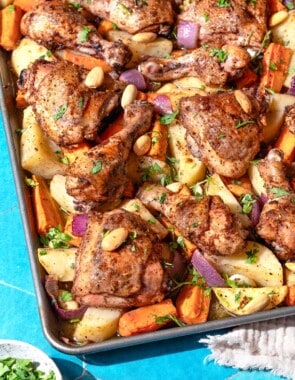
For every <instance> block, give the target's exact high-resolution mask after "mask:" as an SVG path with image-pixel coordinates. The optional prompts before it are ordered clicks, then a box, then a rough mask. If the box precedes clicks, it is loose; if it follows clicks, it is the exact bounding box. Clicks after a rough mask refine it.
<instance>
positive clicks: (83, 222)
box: [72, 214, 88, 236]
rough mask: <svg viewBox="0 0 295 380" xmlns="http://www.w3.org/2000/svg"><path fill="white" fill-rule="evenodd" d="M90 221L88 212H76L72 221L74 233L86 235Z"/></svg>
mask: <svg viewBox="0 0 295 380" xmlns="http://www.w3.org/2000/svg"><path fill="white" fill-rule="evenodd" d="M87 222H88V216H87V214H76V215H74V216H73V221H72V234H73V235H75V236H84V234H85V231H86V227H87Z"/></svg>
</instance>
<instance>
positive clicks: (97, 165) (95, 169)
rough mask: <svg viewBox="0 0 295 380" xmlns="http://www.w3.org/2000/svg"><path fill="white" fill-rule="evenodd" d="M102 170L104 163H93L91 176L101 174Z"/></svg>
mask: <svg viewBox="0 0 295 380" xmlns="http://www.w3.org/2000/svg"><path fill="white" fill-rule="evenodd" d="M101 169H102V161H94V162H93V167H92V169H91V170H90V173H91V174H96V173H99V172H100V171H101Z"/></svg>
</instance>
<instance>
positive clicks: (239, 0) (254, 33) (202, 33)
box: [179, 0, 267, 49]
mask: <svg viewBox="0 0 295 380" xmlns="http://www.w3.org/2000/svg"><path fill="white" fill-rule="evenodd" d="M266 4H267V1H266V0H258V1H255V2H254V1H245V0H229V1H226V2H221V1H220V2H218V1H217V0H193V1H184V2H183V8H182V12H181V13H180V15H179V19H180V20H185V21H192V22H196V23H197V24H198V25H199V27H200V30H199V39H198V42H199V45H200V46H201V45H204V44H213V45H214V46H222V45H224V44H235V45H239V46H244V47H251V48H254V49H258V48H259V47H260V46H261V42H262V40H263V37H264V35H265V33H266V32H267V12H266Z"/></svg>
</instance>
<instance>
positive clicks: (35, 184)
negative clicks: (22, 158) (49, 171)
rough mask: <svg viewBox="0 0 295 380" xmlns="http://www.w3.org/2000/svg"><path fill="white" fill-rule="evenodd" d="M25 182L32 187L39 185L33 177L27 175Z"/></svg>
mask: <svg viewBox="0 0 295 380" xmlns="http://www.w3.org/2000/svg"><path fill="white" fill-rule="evenodd" d="M25 184H26V185H27V186H30V187H36V186H38V185H39V183H38V182H37V181H34V180H33V179H32V178H28V177H25Z"/></svg>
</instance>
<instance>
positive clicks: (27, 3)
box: [13, 0, 43, 12]
mask: <svg viewBox="0 0 295 380" xmlns="http://www.w3.org/2000/svg"><path fill="white" fill-rule="evenodd" d="M41 1H43V0H14V2H13V4H14V5H16V6H18V7H20V8H21V9H22V10H23V11H24V12H28V11H30V10H31V9H32V8H33V7H34V6H35V5H37V4H39V3H41Z"/></svg>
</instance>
